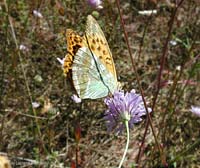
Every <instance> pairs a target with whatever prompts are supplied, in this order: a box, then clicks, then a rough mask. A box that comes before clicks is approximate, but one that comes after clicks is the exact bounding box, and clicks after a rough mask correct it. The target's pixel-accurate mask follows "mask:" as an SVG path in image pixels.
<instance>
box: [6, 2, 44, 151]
mask: <svg viewBox="0 0 200 168" xmlns="http://www.w3.org/2000/svg"><path fill="white" fill-rule="evenodd" d="M4 5H5V8H6V12H7V15H8V21H9V24H10V28H11V33H12V37H13V40H14V42H15V47H16V49H17V54H18V56H19V60H20V66H21V70H22V75H23V78H24V82H25V86H26V89H27V93H28V97H29V100H30V103H31V110H32V111H33V114H34V116H35V122H36V128H37V133H38V135H39V137H42V133H41V131H40V125H39V122H38V117H37V113H36V111H35V109H34V108H33V106H32V103H33V99H32V95H31V91H30V88H29V84H28V80H27V77H26V72H25V68H24V65H23V64H22V57H21V53H20V51H19V45H18V42H17V38H16V34H15V30H14V26H13V23H12V19H11V17H10V16H9V10H8V5H7V2H6V0H4ZM41 140H42V139H41ZM42 147H43V149H44V151H45V152H47V149H46V147H45V146H44V143H42ZM47 153H48V152H47Z"/></svg>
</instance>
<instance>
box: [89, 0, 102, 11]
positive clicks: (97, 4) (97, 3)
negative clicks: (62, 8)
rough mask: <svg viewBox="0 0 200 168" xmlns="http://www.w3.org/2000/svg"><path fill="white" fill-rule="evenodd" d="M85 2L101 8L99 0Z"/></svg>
mask: <svg viewBox="0 0 200 168" xmlns="http://www.w3.org/2000/svg"><path fill="white" fill-rule="evenodd" d="M87 3H88V4H89V5H90V6H92V7H93V8H97V9H102V8H103V6H102V5H101V4H102V1H101V0H87Z"/></svg>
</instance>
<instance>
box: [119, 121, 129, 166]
mask: <svg viewBox="0 0 200 168" xmlns="http://www.w3.org/2000/svg"><path fill="white" fill-rule="evenodd" d="M124 124H125V126H126V134H127V137H126V138H127V140H126V147H125V150H124V154H123V157H122V159H121V162H120V164H119V166H118V168H121V167H122V164H123V162H124V159H125V156H126V153H127V151H128V145H129V141H130V135H129V125H128V120H125V122H124Z"/></svg>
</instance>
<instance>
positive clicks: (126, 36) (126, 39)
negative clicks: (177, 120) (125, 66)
mask: <svg viewBox="0 0 200 168" xmlns="http://www.w3.org/2000/svg"><path fill="white" fill-rule="evenodd" d="M116 4H117V8H118V12H119V16H120V21H121V24H122V28H123V31H124V36H125V41H126V45H127V47H128V52H129V56H130V58H131V63H132V68H133V72H134V73H135V76H136V80H137V84H138V87H139V90H140V93H141V95H142V100H143V102H144V106H145V110H146V113H147V118H148V119H147V121H148V122H149V124H150V127H151V130H152V133H153V136H154V139H155V142H156V145H157V147H158V149H159V152H160V154H161V156H162V157H161V158H165V157H164V156H163V154H162V149H161V147H160V144H159V142H158V139H157V137H156V133H155V131H154V128H153V124H152V120H151V116H150V113H149V112H148V108H147V104H146V101H145V98H144V92H143V89H142V87H141V84H140V79H139V75H138V73H137V69H136V65H135V62H134V60H133V57H132V52H131V49H130V45H129V41H128V35H127V32H126V30H125V25H124V21H123V19H122V13H121V11H120V4H119V0H116ZM146 130H147V129H146ZM161 160H162V161H163V164H164V162H165V161H164V159H161Z"/></svg>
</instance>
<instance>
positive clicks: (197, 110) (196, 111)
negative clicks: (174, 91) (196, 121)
mask: <svg viewBox="0 0 200 168" xmlns="http://www.w3.org/2000/svg"><path fill="white" fill-rule="evenodd" d="M190 111H191V112H192V113H193V114H195V115H197V116H199V117H200V106H191V109H190Z"/></svg>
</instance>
